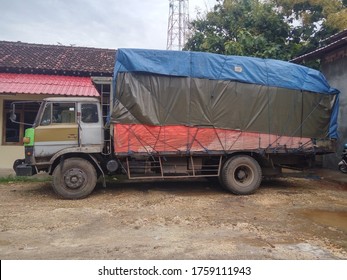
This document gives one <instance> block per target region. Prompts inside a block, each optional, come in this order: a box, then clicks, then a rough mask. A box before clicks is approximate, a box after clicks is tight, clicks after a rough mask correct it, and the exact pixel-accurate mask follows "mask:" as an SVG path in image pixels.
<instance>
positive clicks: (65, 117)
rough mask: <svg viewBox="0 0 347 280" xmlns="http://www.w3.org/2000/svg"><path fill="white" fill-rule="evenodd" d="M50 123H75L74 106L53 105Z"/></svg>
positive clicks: (66, 104)
mask: <svg viewBox="0 0 347 280" xmlns="http://www.w3.org/2000/svg"><path fill="white" fill-rule="evenodd" d="M52 123H75V104H74V103H53V116H52Z"/></svg>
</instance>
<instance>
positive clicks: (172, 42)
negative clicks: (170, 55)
mask: <svg viewBox="0 0 347 280" xmlns="http://www.w3.org/2000/svg"><path fill="white" fill-rule="evenodd" d="M169 2H170V4H169V23H168V28H167V44H166V49H167V50H179V51H181V50H182V49H183V47H184V45H185V44H186V42H187V39H188V23H189V0H169Z"/></svg>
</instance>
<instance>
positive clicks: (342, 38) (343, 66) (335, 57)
mask: <svg viewBox="0 0 347 280" xmlns="http://www.w3.org/2000/svg"><path fill="white" fill-rule="evenodd" d="M324 44H325V46H324V47H321V48H319V49H316V50H315V51H312V52H310V53H307V54H305V55H302V56H300V57H297V58H295V59H293V60H292V62H295V63H303V62H305V61H309V60H316V59H319V60H320V62H321V69H320V70H321V72H322V73H323V74H324V75H325V77H326V78H327V80H328V82H329V84H330V85H331V86H332V87H335V88H337V89H339V90H340V92H341V93H340V109H339V116H338V126H339V127H338V133H339V139H338V141H337V153H336V154H334V155H328V156H325V157H324V161H323V165H324V166H325V167H328V168H333V169H336V168H337V163H338V161H339V160H340V154H341V152H342V149H343V145H344V144H345V143H347V29H346V30H344V31H342V32H340V33H337V34H336V35H334V36H331V37H329V38H327V39H326V40H324Z"/></svg>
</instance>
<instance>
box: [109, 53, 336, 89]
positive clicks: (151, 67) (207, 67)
mask: <svg viewBox="0 0 347 280" xmlns="http://www.w3.org/2000/svg"><path fill="white" fill-rule="evenodd" d="M118 72H144V73H153V74H160V75H168V76H178V77H192V78H202V79H212V80H233V81H240V82H245V83H251V84H259V85H266V86H272V87H281V88H289V89H295V90H305V91H311V92H316V93H322V94H338V92H339V91H338V90H337V89H334V88H331V87H330V86H329V84H328V82H327V81H326V79H325V77H324V76H323V75H322V73H320V72H319V71H317V70H314V69H311V68H308V67H305V66H301V65H297V64H294V63H290V62H285V61H280V60H275V59H261V58H254V57H244V56H226V55H218V54H212V53H202V52H186V51H162V50H143V49H119V50H118V51H117V54H116V65H115V75H114V77H116V76H117V73H118Z"/></svg>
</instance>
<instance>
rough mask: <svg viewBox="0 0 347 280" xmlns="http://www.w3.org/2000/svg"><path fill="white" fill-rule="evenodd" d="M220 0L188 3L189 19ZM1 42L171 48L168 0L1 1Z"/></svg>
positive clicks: (196, 0) (201, 0) (200, 0)
mask: <svg viewBox="0 0 347 280" xmlns="http://www.w3.org/2000/svg"><path fill="white" fill-rule="evenodd" d="M215 4H216V0H189V16H190V20H192V19H194V18H196V15H197V12H201V13H204V12H206V11H207V10H208V9H212V8H213V6H214V5H215ZM0 7H1V16H0V40H1V41H21V42H26V43H38V44H52V45H57V44H62V45H68V46H70V45H73V46H83V47H96V48H110V49H117V48H145V49H166V42H167V28H168V18H169V0H0Z"/></svg>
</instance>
